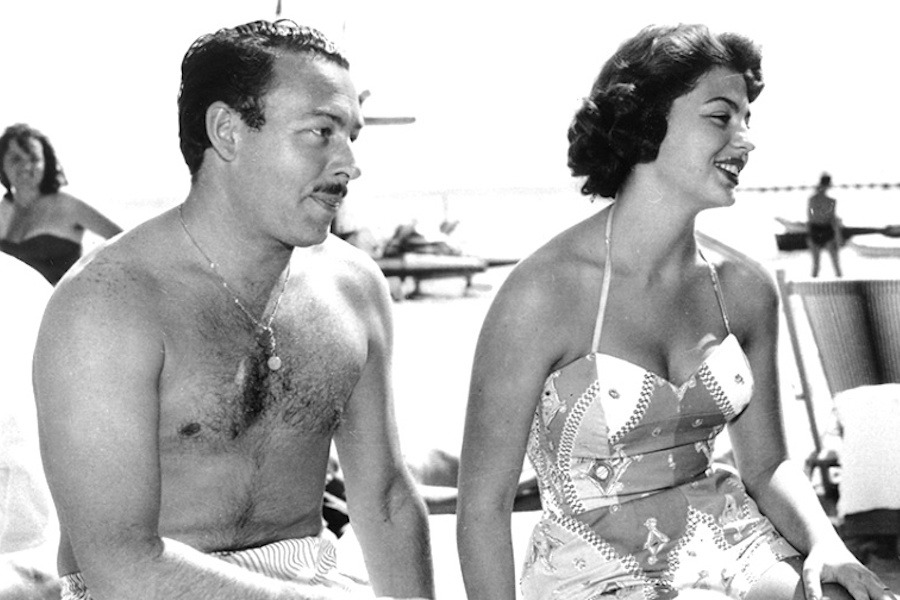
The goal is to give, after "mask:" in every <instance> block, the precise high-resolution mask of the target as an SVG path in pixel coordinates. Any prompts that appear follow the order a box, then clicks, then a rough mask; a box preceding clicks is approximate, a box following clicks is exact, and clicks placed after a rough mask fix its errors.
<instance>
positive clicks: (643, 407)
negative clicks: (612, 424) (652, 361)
mask: <svg viewBox="0 0 900 600" xmlns="http://www.w3.org/2000/svg"><path fill="white" fill-rule="evenodd" d="M654 379H655V376H654V375H653V374H652V373H650V372H646V373H644V380H643V381H642V382H641V395H640V398H638V401H637V404H636V405H635V408H634V412H633V413H631V416H630V417H628V420H627V421H625V424H624V425H622V427H621V428H620V429H619V430H618V431H617V432H615V433H614V434H613V435H611V436H610V437H609V443H610V444H611V445H615V444H617V443H618V442H619V440H621V439H622V438H623V437H624V436H625V434H627V433H629V432H631V431H632V430H634V428H635V427H637V426H638V424H639V423H640V422H641V420H642V419H643V418H644V415H645V414H646V413H647V407H648V406H650V397H651V396H653V385H654V383H653V382H654Z"/></svg>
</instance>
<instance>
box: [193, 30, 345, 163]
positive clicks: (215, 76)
mask: <svg viewBox="0 0 900 600" xmlns="http://www.w3.org/2000/svg"><path fill="white" fill-rule="evenodd" d="M284 52H294V53H308V54H310V55H312V56H315V57H320V58H324V59H325V60H328V61H331V62H334V63H336V64H338V65H340V66H341V67H343V68H345V69H347V68H349V67H350V63H349V62H348V61H347V59H346V58H345V57H344V55H343V54H342V53H341V52H340V50H338V48H337V47H336V46H335V45H334V44H333V43H332V42H331V41H330V40H329V39H328V38H327V37H325V35H324V34H322V33H321V32H320V31H318V30H316V29H313V28H311V27H305V26H301V25H297V24H296V23H294V22H293V21H290V20H287V19H281V20H278V21H275V22H274V23H273V22H269V21H254V22H252V23H247V24H245V25H238V26H237V27H229V28H225V29H220V30H219V31H217V32H215V33H211V34H207V35H203V36H201V37H199V38H198V39H197V40H196V41H195V42H194V43H193V44H191V47H190V48H188V51H187V53H186V54H185V55H184V59H183V60H182V62H181V89H180V91H179V94H178V126H179V137H180V139H181V154H182V155H183V156H184V161H185V162H186V163H187V166H188V169H189V170H190V173H191V176H192V177H194V176H196V174H197V171H199V170H200V165H201V164H203V153H204V151H205V150H206V149H207V148H209V147H210V146H211V143H210V140H209V136H208V135H207V134H206V109H207V108H209V106H210V105H211V104H212V103H213V102H217V101H221V102H224V103H225V104H227V105H228V106H230V107H232V108H234V109H235V110H237V111H238V112H239V113H240V115H241V118H242V119H243V121H244V123H246V124H247V125H248V126H250V127H253V128H255V129H259V128H260V127H262V125H263V124H264V123H265V120H266V119H265V114H264V108H265V107H264V102H263V97H264V96H265V94H266V93H267V92H268V91H269V88H270V86H271V85H272V79H273V75H274V65H275V59H276V58H277V57H278V56H279V55H280V54H282V53H284Z"/></svg>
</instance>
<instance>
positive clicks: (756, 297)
mask: <svg viewBox="0 0 900 600" xmlns="http://www.w3.org/2000/svg"><path fill="white" fill-rule="evenodd" d="M760 62H761V58H760V54H759V50H758V48H757V47H756V46H755V45H754V44H753V43H752V42H751V41H750V40H747V39H746V38H744V37H742V36H738V35H735V34H718V35H716V34H713V33H711V32H710V31H709V30H708V29H707V28H706V27H704V26H701V25H679V26H676V27H648V28H646V29H644V30H642V31H641V32H639V33H638V34H637V35H636V36H635V37H633V38H631V39H630V40H628V41H626V42H625V43H624V44H623V45H622V46H621V47H620V48H619V50H618V51H617V52H616V54H615V55H614V56H613V57H612V58H610V60H608V61H607V63H606V64H605V65H604V67H603V69H602V70H601V72H600V75H599V77H598V78H597V80H596V82H595V84H594V85H593V87H592V89H591V92H590V96H589V97H588V98H587V99H586V100H585V101H584V104H583V106H582V108H581V109H580V110H579V111H578V112H577V114H576V116H575V119H574V121H573V123H572V125H571V126H570V129H569V143H570V145H569V166H570V168H571V170H572V173H573V174H574V175H575V176H579V177H584V183H583V186H582V192H583V193H584V194H585V195H587V196H591V197H596V196H601V197H604V198H609V199H612V200H613V202H612V204H611V205H610V206H608V207H605V208H604V209H602V210H600V211H598V212H597V213H596V214H595V215H593V216H591V217H588V218H587V219H585V220H583V221H582V222H580V223H577V224H575V225H574V226H572V227H570V228H569V229H567V230H565V231H563V232H562V233H560V234H559V235H557V236H556V237H555V238H553V239H552V240H550V241H549V242H548V243H547V244H545V245H544V246H542V247H541V248H539V249H538V250H537V251H535V252H534V253H533V254H532V255H531V256H529V257H527V258H526V259H525V260H523V261H522V262H521V263H519V264H518V265H517V266H516V268H515V269H514V270H513V272H512V273H511V274H510V276H509V277H508V278H507V279H506V280H505V282H504V284H503V286H502V287H501V289H500V290H499V291H498V294H497V296H496V298H495V300H494V302H493V304H492V306H491V308H490V310H489V311H488V314H487V316H486V318H485V322H484V325H483V328H482V331H481V335H480V337H479V341H478V344H477V349H476V352H475V357H474V365H473V369H472V379H471V388H470V395H469V402H468V408H467V414H466V423H465V432H464V441H463V447H462V453H461V460H460V473H459V513H458V514H459V521H458V542H459V556H460V561H461V566H462V573H463V577H464V581H465V585H466V590H467V592H468V594H469V600H478V599H488V598H489V599H491V600H513V598H515V597H516V590H515V587H516V583H515V581H514V571H515V569H514V565H513V552H512V547H511V531H510V521H511V519H510V509H511V507H512V502H513V498H514V495H515V490H516V484H517V481H518V477H519V473H520V472H521V469H522V464H523V458H524V456H525V454H526V452H527V455H528V457H529V459H530V460H531V462H532V463H533V464H534V467H535V471H536V472H537V474H538V480H539V483H540V488H541V500H542V505H543V509H544V512H543V515H542V518H541V521H540V523H539V524H538V526H537V527H536V528H535V531H534V533H533V535H532V548H531V550H530V551H529V552H528V553H527V555H528V559H527V560H526V562H525V567H524V569H523V577H522V593H523V595H524V597H525V598H526V599H528V600H533V599H540V600H546V599H549V598H557V597H559V598H566V599H567V600H587V599H589V598H590V599H594V598H600V597H610V598H612V597H615V598H628V599H633V598H641V599H644V598H673V597H676V596H679V597H688V596H690V595H692V594H696V593H697V592H696V590H694V589H692V588H693V587H696V586H698V585H700V586H702V587H704V588H706V587H709V588H711V589H712V588H714V589H715V590H716V593H719V594H722V593H724V594H727V595H728V596H729V597H732V598H742V599H747V600H762V599H766V600H788V599H791V598H802V597H804V591H805V593H806V595H805V597H806V598H808V599H811V598H821V593H822V590H823V589H824V590H825V591H826V592H827V593H828V594H830V597H831V598H834V599H838V598H841V599H846V598H850V595H849V594H848V593H847V591H846V589H851V590H853V592H854V593H855V594H857V595H856V598H867V599H869V598H871V599H875V598H877V599H883V598H889V597H890V596H888V595H887V594H886V593H885V592H884V586H883V584H882V583H881V582H880V581H879V580H878V578H877V577H876V576H875V575H874V574H873V573H872V572H871V571H869V570H868V569H866V568H865V567H864V566H863V565H861V564H860V563H859V561H857V560H856V559H855V558H854V556H853V555H852V554H851V553H850V552H849V551H848V550H847V548H846V547H845V546H844V544H843V543H842V541H841V539H840V538H839V537H838V536H837V534H836V532H835V530H834V528H833V527H832V525H831V522H830V521H829V520H828V518H827V516H826V515H825V513H824V511H823V510H822V507H821V505H820V504H819V501H818V499H817V497H816V495H815V493H814V491H813V489H812V487H811V485H810V483H809V481H808V480H807V478H806V476H805V475H804V473H803V471H802V469H801V468H800V467H799V465H796V464H795V463H793V462H792V461H791V460H789V457H788V455H787V447H786V440H785V435H784V428H783V423H782V412H781V406H780V400H779V397H778V391H779V384H778V373H777V362H776V361H777V358H776V355H777V352H776V342H777V339H776V338H777V333H778V296H777V291H776V288H775V285H774V282H773V281H772V279H771V277H770V276H769V275H768V273H765V272H761V271H759V270H757V269H755V268H753V267H752V266H751V265H748V264H745V263H743V262H738V261H737V260H735V259H733V258H730V257H726V256H721V257H712V256H710V257H706V256H704V255H703V253H702V252H701V250H700V248H699V247H698V243H697V240H696V237H695V220H696V218H697V215H698V214H699V213H700V212H701V211H703V210H706V209H710V208H718V207H727V206H731V205H732V204H733V203H734V201H735V200H734V190H735V188H736V187H737V185H738V180H739V176H740V173H741V170H742V169H743V168H744V167H745V166H746V164H747V159H748V155H749V154H750V153H751V151H752V150H753V149H754V145H753V143H752V141H751V138H750V132H749V121H750V102H751V101H752V100H754V99H755V98H756V97H757V95H758V94H759V93H760V91H761V89H762V75H761V69H760ZM601 326H602V334H601ZM726 426H727V428H728V430H729V434H730V437H731V441H732V447H733V450H734V454H735V457H736V463H737V467H738V470H739V472H740V477H739V476H738V475H737V474H736V473H734V472H733V471H731V470H716V469H714V468H713V465H712V464H711V461H710V459H709V453H708V452H706V451H705V449H706V444H705V443H701V444H698V443H697V442H705V441H706V440H708V439H710V438H711V437H713V436H714V435H715V434H717V433H718V432H719V431H721V430H722V429H723V428H725V427H726ZM611 458H616V459H617V460H609V459H611ZM626 458H627V460H626ZM598 459H599V460H606V461H607V462H606V463H604V468H603V469H598V468H597V466H596V465H597V462H596V461H597V460H598ZM612 481H615V482H616V485H615V486H610V485H608V484H609V482H612ZM595 483H599V484H602V485H594V484H595ZM735 506H737V507H738V508H739V510H738V511H736V510H735ZM736 512H737V513H739V514H740V518H739V519H735V518H734V517H735V514H736ZM773 526H774V527H773ZM648 540H649V542H648ZM801 554H802V555H803V556H801ZM801 573H802V574H803V576H802V577H801ZM836 584H837V585H836ZM845 588H846V589H845Z"/></svg>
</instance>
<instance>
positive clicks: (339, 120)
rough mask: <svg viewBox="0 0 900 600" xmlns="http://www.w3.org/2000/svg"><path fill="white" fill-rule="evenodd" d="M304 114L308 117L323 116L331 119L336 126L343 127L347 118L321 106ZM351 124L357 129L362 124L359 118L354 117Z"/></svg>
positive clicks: (360, 127)
mask: <svg viewBox="0 0 900 600" xmlns="http://www.w3.org/2000/svg"><path fill="white" fill-rule="evenodd" d="M306 116H308V117H324V118H326V119H329V120H331V121H333V122H334V123H335V124H336V125H337V126H338V127H345V126H347V124H348V123H347V119H346V118H344V116H343V115H341V114H339V113H335V112H332V111H330V110H326V109H323V108H316V109H313V110H312V111H310V112H308V113H307V114H306ZM352 126H353V129H356V130H359V129H362V127H363V124H362V121H360V120H359V119H354V122H353V123H352Z"/></svg>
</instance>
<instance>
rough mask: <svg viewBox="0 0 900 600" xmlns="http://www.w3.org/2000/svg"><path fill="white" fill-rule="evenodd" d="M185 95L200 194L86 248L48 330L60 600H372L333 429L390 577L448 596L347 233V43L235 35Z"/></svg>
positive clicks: (47, 426) (373, 548)
mask: <svg viewBox="0 0 900 600" xmlns="http://www.w3.org/2000/svg"><path fill="white" fill-rule="evenodd" d="M178 105H179V117H180V136H181V148H182V153H183V154H184V157H185V162H186V163H187V165H188V168H189V170H190V172H191V176H192V180H191V189H190V192H189V194H188V196H187V199H186V200H185V201H184V203H183V204H182V205H181V206H179V207H176V208H174V209H172V210H169V211H167V212H165V213H163V214H161V215H159V216H158V217H156V218H154V219H151V220H150V221H148V222H146V223H144V224H142V225H139V226H137V227H136V228H134V229H132V230H130V231H128V232H126V233H124V234H122V235H121V236H119V237H118V238H116V239H114V240H113V241H112V242H110V243H109V244H107V245H106V246H104V247H103V248H101V249H100V250H99V251H97V252H95V253H93V254H92V255H90V256H88V257H86V258H85V259H83V260H82V261H81V262H80V263H79V264H78V265H76V266H75V267H74V268H73V270H72V271H71V272H70V273H69V274H68V275H67V276H66V278H64V280H63V281H62V282H61V283H60V285H59V286H58V287H57V288H56V290H55V292H54V296H53V297H52V299H51V300H50V304H49V307H48V309H47V312H46V314H45V317H44V322H43V324H42V329H41V333H40V336H39V341H38V347H37V351H36V356H35V361H36V363H35V390H36V397H37V402H38V413H39V422H40V434H41V442H42V447H43V458H44V464H45V469H46V471H47V476H48V480H49V483H50V487H51V491H52V493H53V497H54V500H55V502H56V504H57V508H58V511H59V516H60V521H61V527H62V541H61V544H60V550H59V559H58V560H59V568H60V574H61V575H64V576H66V577H64V579H63V588H64V596H63V597H64V598H94V599H96V600H103V599H115V600H129V599H132V598H133V599H141V600H148V599H154V598H160V599H165V600H171V599H174V598H191V599H216V600H229V599H232V598H234V599H241V600H255V599H264V598H278V599H279V600H281V599H290V598H304V599H310V598H317V599H318V598H345V597H347V598H349V597H359V596H358V595H354V590H355V589H356V588H357V584H356V582H354V581H352V580H351V579H350V578H349V577H346V576H342V575H340V574H339V573H337V572H336V569H334V552H333V546H332V545H331V544H330V543H329V541H328V540H327V539H326V538H325V537H324V536H323V533H322V529H323V527H322V513H321V511H322V493H323V488H324V485H325V474H326V465H327V462H328V458H329V449H330V444H331V442H332V439H333V440H334V442H335V444H336V448H337V450H338V454H339V456H340V460H341V466H342V468H343V471H344V473H345V476H346V484H347V492H348V500H349V502H348V504H349V510H350V514H351V518H352V519H353V521H352V523H353V527H354V530H355V532H356V535H357V537H358V538H359V540H360V543H361V546H362V550H363V555H364V558H365V561H366V565H367V568H368V571H369V577H370V580H371V583H372V588H373V590H374V592H375V594H376V595H379V596H390V597H429V598H431V597H433V575H432V567H431V561H430V552H429V541H428V531H427V520H426V515H425V510H424V505H423V503H422V501H421V499H420V498H419V496H418V495H417V493H416V492H415V488H414V486H413V484H412V480H411V478H410V476H409V474H408V473H407V471H406V469H405V467H404V466H403V463H402V457H401V454H400V450H399V448H398V441H397V433H396V429H395V424H394V421H393V416H392V413H393V409H392V406H391V405H392V400H391V390H390V373H389V371H390V355H391V345H392V340H391V315H390V304H391V303H390V298H389V295H388V290H387V285H386V283H385V281H384V278H383V277H382V276H381V273H380V271H379V270H378V269H377V267H376V266H375V264H374V263H373V262H372V261H371V260H370V259H369V258H368V257H366V256H365V255H363V254H362V253H361V252H360V251H358V250H356V249H355V248H353V247H351V246H349V245H348V244H346V243H344V242H342V241H340V240H338V239H337V238H334V237H331V236H329V235H328V231H329V226H330V224H331V220H332V218H333V217H334V215H335V213H336V211H337V210H338V208H339V207H340V205H341V201H342V199H343V197H344V195H345V194H346V192H347V185H348V183H349V182H350V181H351V180H353V179H355V178H356V177H358V176H359V174H360V171H359V169H358V168H357V166H356V164H355V161H354V157H353V153H352V151H351V147H350V144H351V142H352V141H353V140H354V139H356V137H357V135H358V134H359V131H360V129H361V128H362V126H363V118H362V116H361V113H360V105H359V100H358V95H357V93H356V90H355V89H354V87H353V84H352V83H351V80H350V77H349V73H348V70H347V62H346V60H345V59H344V57H343V56H342V55H341V54H340V53H339V52H338V51H337V50H336V49H335V48H334V46H332V44H331V43H330V42H329V41H328V40H327V39H325V38H324V37H323V36H322V35H321V34H320V33H319V32H316V31H314V30H310V29H307V28H304V27H298V26H296V25H295V24H293V23H290V22H284V21H280V22H277V23H275V24H273V23H268V22H262V21H260V22H255V23H250V24H247V25H242V26H239V27H236V28H233V29H226V30H221V31H219V32H217V33H216V34H213V35H209V36H203V37H201V38H200V39H198V40H197V41H196V42H195V43H194V44H193V45H192V46H191V48H190V49H189V50H188V52H187V54H186V55H185V58H184V62H183V64H182V85H181V92H180V95H179V102H178ZM210 555H212V556H210ZM359 589H363V590H364V591H365V593H366V594H369V595H371V591H370V590H368V589H367V588H359ZM370 597H371V596H370Z"/></svg>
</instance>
